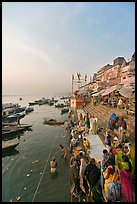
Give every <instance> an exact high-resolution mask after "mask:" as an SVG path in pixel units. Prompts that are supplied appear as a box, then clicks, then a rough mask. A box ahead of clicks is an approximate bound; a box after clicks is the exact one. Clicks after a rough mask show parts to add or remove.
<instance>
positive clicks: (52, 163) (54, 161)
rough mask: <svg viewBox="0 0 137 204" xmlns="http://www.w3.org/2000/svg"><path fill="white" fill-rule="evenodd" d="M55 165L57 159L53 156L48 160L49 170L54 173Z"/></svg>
mask: <svg viewBox="0 0 137 204" xmlns="http://www.w3.org/2000/svg"><path fill="white" fill-rule="evenodd" d="M56 167H57V161H56V160H55V157H53V158H52V160H51V161H50V172H51V173H54V172H55V171H56Z"/></svg>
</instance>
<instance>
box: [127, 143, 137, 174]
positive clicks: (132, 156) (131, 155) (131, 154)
mask: <svg viewBox="0 0 137 204" xmlns="http://www.w3.org/2000/svg"><path fill="white" fill-rule="evenodd" d="M126 155H127V156H128V158H129V160H130V162H131V166H132V176H134V174H135V143H132V144H131V146H130V149H129V151H128V152H127V153H126Z"/></svg>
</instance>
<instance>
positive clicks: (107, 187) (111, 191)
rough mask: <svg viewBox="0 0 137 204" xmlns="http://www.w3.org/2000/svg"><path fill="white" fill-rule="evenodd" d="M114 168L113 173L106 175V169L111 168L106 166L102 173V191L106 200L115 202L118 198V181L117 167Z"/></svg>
mask: <svg viewBox="0 0 137 204" xmlns="http://www.w3.org/2000/svg"><path fill="white" fill-rule="evenodd" d="M114 167H115V172H114V173H113V175H112V174H108V169H110V168H112V166H108V168H107V169H106V171H105V172H104V173H103V175H104V178H105V184H104V191H105V195H106V198H107V199H108V200H112V201H116V200H117V199H119V198H120V185H119V184H118V183H117V181H118V179H119V175H118V167H117V166H114Z"/></svg>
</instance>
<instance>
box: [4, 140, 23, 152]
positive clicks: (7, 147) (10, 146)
mask: <svg viewBox="0 0 137 204" xmlns="http://www.w3.org/2000/svg"><path fill="white" fill-rule="evenodd" d="M18 145H19V142H12V143H11V142H7V141H6V142H4V143H3V144H2V151H6V150H12V149H15V148H16V147H17V146H18Z"/></svg>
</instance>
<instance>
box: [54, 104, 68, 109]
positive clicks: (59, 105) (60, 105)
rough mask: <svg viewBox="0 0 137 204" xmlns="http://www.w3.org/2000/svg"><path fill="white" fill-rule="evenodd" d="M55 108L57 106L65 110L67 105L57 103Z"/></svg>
mask: <svg viewBox="0 0 137 204" xmlns="http://www.w3.org/2000/svg"><path fill="white" fill-rule="evenodd" d="M54 106H55V108H64V107H66V104H64V103H57V104H55V105H54Z"/></svg>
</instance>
